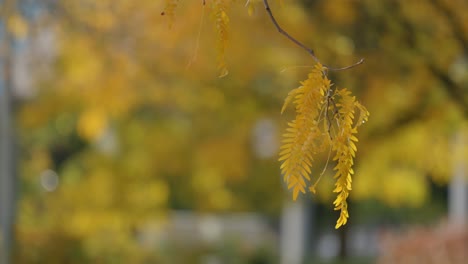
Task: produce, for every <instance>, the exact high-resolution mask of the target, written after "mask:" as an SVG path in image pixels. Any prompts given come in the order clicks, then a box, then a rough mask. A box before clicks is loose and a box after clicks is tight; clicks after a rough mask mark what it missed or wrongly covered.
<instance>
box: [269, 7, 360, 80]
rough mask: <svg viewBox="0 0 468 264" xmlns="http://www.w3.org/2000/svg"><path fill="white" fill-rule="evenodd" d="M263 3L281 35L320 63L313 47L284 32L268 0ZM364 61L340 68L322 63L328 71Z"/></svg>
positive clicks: (345, 68) (354, 65)
mask: <svg viewBox="0 0 468 264" xmlns="http://www.w3.org/2000/svg"><path fill="white" fill-rule="evenodd" d="M263 4H264V6H265V10H266V11H267V13H268V15H269V16H270V19H271V22H273V25H275V27H276V29H277V30H278V32H279V33H280V34H282V35H284V36H285V37H286V38H288V39H289V40H290V41H292V42H293V43H294V44H296V45H297V46H299V47H301V48H302V49H304V50H305V51H306V52H307V53H309V54H310V56H312V58H313V59H314V61H315V62H317V63H320V60H319V59H318V58H317V56H316V55H315V52H314V50H313V49H311V48H309V47H307V46H306V45H304V44H303V43H302V42H300V41H299V40H297V39H296V38H294V37H293V36H291V35H290V34H289V33H288V32H286V31H285V30H284V29H283V28H282V27H281V26H280V25H279V24H278V21H276V18H275V16H274V15H273V12H272V11H271V8H270V4H269V3H268V0H263ZM363 62H364V58H362V59H360V60H359V61H358V62H356V63H354V64H352V65H349V66H346V67H341V68H334V67H329V66H326V65H324V67H326V68H327V69H328V70H330V71H343V70H347V69H351V68H353V67H356V66H358V65H360V64H362V63H363Z"/></svg>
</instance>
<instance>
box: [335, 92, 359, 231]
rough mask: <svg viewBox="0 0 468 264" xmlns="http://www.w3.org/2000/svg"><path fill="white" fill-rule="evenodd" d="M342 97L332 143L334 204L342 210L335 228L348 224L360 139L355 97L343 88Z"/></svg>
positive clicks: (338, 93) (340, 93)
mask: <svg viewBox="0 0 468 264" xmlns="http://www.w3.org/2000/svg"><path fill="white" fill-rule="evenodd" d="M337 95H338V96H339V97H340V99H339V101H338V103H337V104H336V105H337V107H338V109H339V110H338V116H339V117H338V120H337V122H338V125H337V132H336V135H335V138H334V140H333V143H332V147H333V150H334V151H335V157H334V158H333V160H335V161H336V162H337V165H336V166H335V168H334V170H335V171H336V174H335V176H334V178H335V179H336V182H335V189H334V190H333V192H335V193H338V196H337V197H336V199H335V201H334V202H333V204H334V205H335V210H340V217H339V218H338V221H337V222H336V226H335V228H339V227H340V226H342V225H344V224H346V222H347V221H348V217H349V213H348V203H347V198H348V196H349V192H350V191H351V182H352V175H353V174H354V171H353V169H352V166H353V164H354V157H355V156H356V150H357V148H356V142H357V141H358V139H357V138H356V136H355V134H356V133H357V128H356V127H354V126H353V124H354V113H355V109H356V105H357V103H356V100H355V97H354V96H352V95H351V92H350V91H348V90H347V89H341V90H339V91H338V92H337Z"/></svg>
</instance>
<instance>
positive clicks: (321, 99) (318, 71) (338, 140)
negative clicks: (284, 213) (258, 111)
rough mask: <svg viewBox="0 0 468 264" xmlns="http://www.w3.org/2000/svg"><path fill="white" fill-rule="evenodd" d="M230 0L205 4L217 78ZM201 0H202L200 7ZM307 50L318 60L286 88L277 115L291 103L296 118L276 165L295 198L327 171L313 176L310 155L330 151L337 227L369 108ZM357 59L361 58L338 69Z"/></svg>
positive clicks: (172, 3) (169, 6)
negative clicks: (212, 35) (302, 78)
mask: <svg viewBox="0 0 468 264" xmlns="http://www.w3.org/2000/svg"><path fill="white" fill-rule="evenodd" d="M231 2H233V1H232V0H212V1H210V2H209V3H208V4H209V12H210V15H211V17H212V19H213V21H214V26H215V31H216V34H217V45H216V50H217V54H218V55H217V66H218V70H219V72H220V77H224V76H226V75H227V74H228V70H227V67H226V61H225V54H226V49H227V46H228V40H229V34H228V30H229V17H228V7H229V4H231ZM258 2H260V1H258ZM263 2H264V5H265V8H266V10H267V12H269V15H270V18H271V19H272V21H273V23H274V25H275V26H276V28H277V29H278V30H279V32H280V33H281V34H283V35H285V36H286V37H287V38H289V39H290V40H292V41H293V42H294V43H296V44H298V45H299V46H301V48H305V46H304V45H303V44H302V43H299V42H298V41H297V40H296V39H294V38H292V37H291V36H290V35H289V34H287V33H286V32H285V31H284V30H283V29H282V28H281V27H280V26H279V25H278V23H277V21H276V20H275V18H274V17H273V14H272V13H271V10H270V7H269V4H268V1H266V0H264V1H263ZM177 3H178V0H166V7H165V9H164V11H163V13H162V14H167V15H168V17H169V25H171V24H172V21H173V17H174V9H175V8H176V6H177ZM280 3H281V2H280ZM205 4H206V3H205V1H203V5H204V6H205ZM246 7H247V9H248V12H249V14H251V13H252V12H253V1H251V0H248V1H247V3H246ZM305 49H306V50H307V51H308V52H309V53H310V54H311V55H312V57H313V58H314V59H315V60H316V62H317V64H316V65H315V67H314V68H313V69H312V71H311V72H310V73H309V75H308V78H307V79H306V80H305V81H303V82H301V85H300V86H299V87H298V88H296V89H293V90H292V91H291V92H289V94H288V95H287V97H286V100H285V102H284V105H283V108H282V109H281V113H283V112H284V110H285V109H286V108H287V106H288V105H289V104H293V105H294V108H295V112H296V116H295V118H294V120H292V121H291V122H289V123H288V128H287V129H286V133H284V135H283V141H282V146H281V149H280V154H279V156H280V157H279V161H280V162H281V166H280V169H281V173H282V175H283V178H284V181H285V183H286V184H287V187H288V189H290V190H292V196H293V200H296V199H297V197H298V196H299V194H300V193H303V194H305V193H306V190H309V191H311V192H312V193H315V188H316V185H317V183H318V182H319V181H320V179H321V177H322V176H323V174H324V172H325V170H323V172H322V173H321V174H319V175H318V176H317V177H315V178H314V176H313V173H312V166H313V164H314V157H316V155H317V154H319V153H323V152H327V151H328V157H329V158H328V160H327V165H328V162H329V160H330V159H332V160H333V161H334V162H335V163H336V165H335V167H334V171H335V175H334V179H335V188H334V190H333V192H334V193H336V195H337V196H336V199H335V201H334V202H333V204H334V209H335V210H337V211H340V216H339V218H338V220H337V223H336V226H335V227H336V228H339V227H340V226H342V225H345V224H346V222H347V220H348V218H349V213H348V203H347V199H348V196H349V193H350V191H351V190H352V186H351V185H352V175H353V174H354V171H353V164H354V158H355V156H356V151H357V148H356V142H357V141H358V139H357V137H356V134H357V129H358V127H359V126H360V125H361V124H363V123H365V122H366V121H367V120H368V117H369V112H368V111H367V110H366V108H365V107H364V106H363V105H361V104H360V103H359V102H358V101H356V98H355V97H354V96H353V95H352V94H351V92H350V91H349V90H348V89H346V88H341V89H338V88H335V87H334V86H333V85H332V83H331V81H330V80H329V79H328V77H327V73H328V70H329V69H328V68H327V67H325V66H323V65H322V64H321V63H320V62H319V61H318V59H317V58H316V57H315V54H314V53H313V51H312V50H311V49H307V48H305ZM361 63H362V60H361V61H360V62H358V63H356V64H355V65H352V66H349V67H345V68H342V69H340V70H343V69H348V68H351V67H354V66H356V65H359V64H361ZM356 116H357V118H356Z"/></svg>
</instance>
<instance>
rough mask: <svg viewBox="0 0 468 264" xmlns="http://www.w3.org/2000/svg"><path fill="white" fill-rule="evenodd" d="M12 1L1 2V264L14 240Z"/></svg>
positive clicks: (7, 255) (8, 260) (8, 259)
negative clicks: (2, 4) (9, 30)
mask: <svg viewBox="0 0 468 264" xmlns="http://www.w3.org/2000/svg"><path fill="white" fill-rule="evenodd" d="M13 4H14V1H4V6H3V10H2V11H3V13H2V26H3V35H1V36H0V50H1V53H0V56H1V61H0V67H1V76H0V78H1V79H0V264H7V263H10V262H11V249H12V247H11V245H12V241H13V222H14V211H15V210H14V207H15V202H14V200H15V199H14V197H15V184H14V183H15V175H14V171H15V166H14V164H15V159H14V154H13V148H14V144H13V142H14V140H13V137H14V133H13V120H12V90H13V89H12V88H13V87H12V75H11V69H12V56H11V37H10V35H9V33H8V30H7V25H6V21H7V20H8V19H7V18H8V15H9V14H10V12H11V7H13Z"/></svg>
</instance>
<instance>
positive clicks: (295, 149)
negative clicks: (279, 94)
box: [279, 64, 331, 200]
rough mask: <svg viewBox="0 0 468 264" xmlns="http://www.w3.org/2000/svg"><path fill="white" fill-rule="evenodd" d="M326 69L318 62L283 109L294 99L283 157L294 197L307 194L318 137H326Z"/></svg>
mask: <svg viewBox="0 0 468 264" xmlns="http://www.w3.org/2000/svg"><path fill="white" fill-rule="evenodd" d="M323 71H324V68H323V66H322V65H320V64H317V65H316V67H315V68H314V69H313V70H312V71H311V73H309V76H308V79H307V80H305V81H303V82H301V86H299V87H298V88H296V89H294V90H292V91H291V92H290V93H289V94H288V96H287V98H286V100H285V103H284V106H283V110H282V111H284V109H285V108H286V107H287V105H288V104H289V102H291V101H293V103H294V105H295V108H296V118H295V119H294V120H293V121H292V122H290V123H289V124H288V125H289V127H288V128H287V130H286V133H285V134H284V135H283V137H284V139H283V145H282V146H281V151H280V158H279V160H280V161H281V162H282V165H281V172H282V174H283V176H284V181H285V182H286V183H287V186H288V189H292V190H293V199H294V200H296V199H297V196H298V194H299V192H302V193H305V188H306V186H307V183H306V180H307V182H310V174H311V169H310V168H311V167H312V161H313V154H315V152H316V150H317V146H316V140H317V139H318V138H320V137H321V136H322V132H321V131H320V129H319V126H318V122H319V120H318V119H319V114H320V111H319V110H320V108H321V106H322V105H323V104H324V100H325V96H324V95H325V94H327V91H328V89H330V86H331V85H330V81H329V80H328V79H327V78H326V76H325V75H324V74H323Z"/></svg>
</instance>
